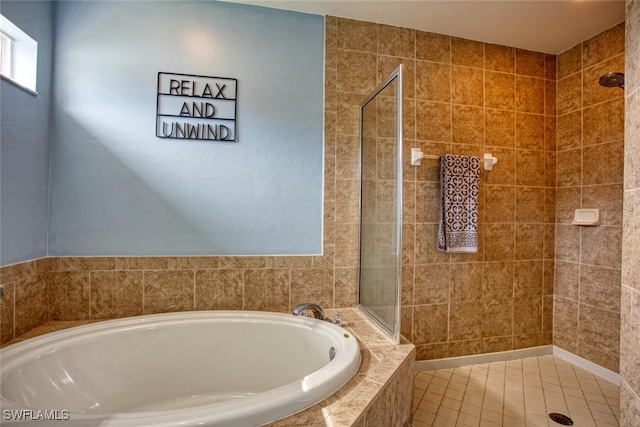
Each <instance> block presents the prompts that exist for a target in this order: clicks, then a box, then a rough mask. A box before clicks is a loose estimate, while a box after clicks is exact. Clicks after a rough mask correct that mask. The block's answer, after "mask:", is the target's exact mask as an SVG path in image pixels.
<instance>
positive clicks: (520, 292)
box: [513, 260, 544, 298]
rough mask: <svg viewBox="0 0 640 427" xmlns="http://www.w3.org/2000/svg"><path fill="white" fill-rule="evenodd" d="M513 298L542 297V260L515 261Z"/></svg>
mask: <svg viewBox="0 0 640 427" xmlns="http://www.w3.org/2000/svg"><path fill="white" fill-rule="evenodd" d="M515 272H516V275H515V279H516V280H515V282H514V285H513V296H514V297H515V298H523V297H534V296H535V297H539V296H542V285H543V277H544V263H543V261H542V260H528V261H516V263H515Z"/></svg>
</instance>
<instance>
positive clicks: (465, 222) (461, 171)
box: [438, 154, 480, 253]
mask: <svg viewBox="0 0 640 427" xmlns="http://www.w3.org/2000/svg"><path fill="white" fill-rule="evenodd" d="M440 182H441V185H442V209H441V210H440V229H439V230H438V249H439V250H441V251H445V252H451V253H454V252H467V253H473V252H478V194H479V193H480V159H479V158H477V157H470V156H455V155H453V154H444V155H442V156H440Z"/></svg>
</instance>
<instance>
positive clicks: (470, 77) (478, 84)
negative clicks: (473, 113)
mask: <svg viewBox="0 0 640 427" xmlns="http://www.w3.org/2000/svg"><path fill="white" fill-rule="evenodd" d="M432 78H433V77H432ZM451 102H452V103H454V104H463V105H472V106H476V107H482V106H484V72H483V70H482V69H479V68H470V67H461V66H458V65H454V66H453V67H452V68H451Z"/></svg>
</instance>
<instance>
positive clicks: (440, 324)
mask: <svg viewBox="0 0 640 427" xmlns="http://www.w3.org/2000/svg"><path fill="white" fill-rule="evenodd" d="M448 317H449V305H448V304H432V305H417V306H415V307H414V315H413V339H412V340H411V342H412V343H414V344H416V345H419V344H432V343H441V342H446V341H447V328H448V324H449V322H448Z"/></svg>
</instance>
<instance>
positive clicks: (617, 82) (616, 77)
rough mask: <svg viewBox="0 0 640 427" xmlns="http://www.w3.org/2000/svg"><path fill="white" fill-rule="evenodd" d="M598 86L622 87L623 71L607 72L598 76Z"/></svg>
mask: <svg viewBox="0 0 640 427" xmlns="http://www.w3.org/2000/svg"><path fill="white" fill-rule="evenodd" d="M599 83H600V86H604V87H619V88H620V89H624V73H607V74H605V75H604V76H602V77H600V82H599Z"/></svg>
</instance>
